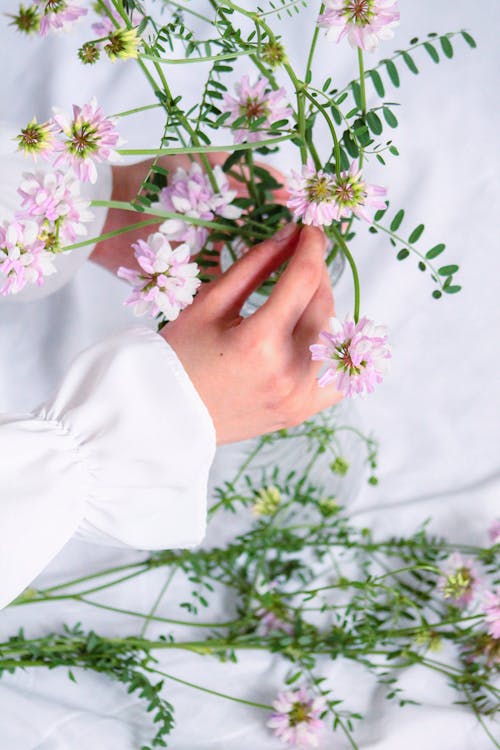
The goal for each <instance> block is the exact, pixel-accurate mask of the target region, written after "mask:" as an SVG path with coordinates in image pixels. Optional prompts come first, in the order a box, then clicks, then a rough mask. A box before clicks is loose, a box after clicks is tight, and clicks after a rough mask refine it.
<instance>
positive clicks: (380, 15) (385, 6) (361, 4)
mask: <svg viewBox="0 0 500 750" xmlns="http://www.w3.org/2000/svg"><path fill="white" fill-rule="evenodd" d="M325 5H326V9H325V12H324V13H323V14H322V15H320V16H319V18H318V25H319V26H321V27H322V28H324V29H327V34H326V36H327V38H328V39H331V40H332V41H334V42H340V41H341V39H343V38H344V37H345V36H347V39H348V40H349V44H350V45H351V47H361V49H364V50H367V51H368V52H372V51H373V50H374V49H376V47H378V43H379V40H386V39H392V37H393V36H394V28H395V27H396V26H398V24H399V8H398V0H325Z"/></svg>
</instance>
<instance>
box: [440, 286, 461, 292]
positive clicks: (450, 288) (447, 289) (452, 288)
mask: <svg viewBox="0 0 500 750" xmlns="http://www.w3.org/2000/svg"><path fill="white" fill-rule="evenodd" d="M461 289H462V287H461V286H458V284H453V285H451V286H447V287H445V288H444V291H445V292H446V294H457V292H460V290H461Z"/></svg>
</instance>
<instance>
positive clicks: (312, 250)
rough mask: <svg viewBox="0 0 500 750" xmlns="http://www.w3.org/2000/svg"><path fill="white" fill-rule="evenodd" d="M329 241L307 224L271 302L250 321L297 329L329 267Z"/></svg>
mask: <svg viewBox="0 0 500 750" xmlns="http://www.w3.org/2000/svg"><path fill="white" fill-rule="evenodd" d="M325 244H326V239H325V235H324V234H323V232H322V231H321V230H320V229H317V228H316V227H303V229H302V231H301V233H300V237H299V241H298V243H297V249H296V250H295V252H294V254H293V256H292V258H291V260H290V262H289V264H288V266H287V268H286V269H285V271H284V272H283V274H282V276H281V278H280V279H279V281H278V282H277V284H276V286H275V287H274V289H273V291H272V292H271V295H270V297H269V299H268V300H267V302H266V303H265V304H264V305H263V306H262V307H261V308H260V310H258V311H257V312H256V313H254V315H252V317H251V318H249V320H248V322H250V321H252V324H254V325H260V326H263V327H264V328H268V327H269V326H272V327H278V328H280V329H281V330H286V331H288V332H289V333H292V332H293V330H294V328H295V326H296V325H297V323H298V321H299V319H300V318H301V317H302V315H303V313H304V311H305V309H306V308H307V306H308V305H309V303H310V301H311V299H312V298H313V297H314V295H315V293H316V291H317V289H318V287H319V285H320V281H321V278H322V274H323V270H324V266H325V264H324V255H325Z"/></svg>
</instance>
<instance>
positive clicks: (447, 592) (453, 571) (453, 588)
mask: <svg viewBox="0 0 500 750" xmlns="http://www.w3.org/2000/svg"><path fill="white" fill-rule="evenodd" d="M479 584H480V581H479V578H478V575H477V571H476V568H475V565H474V563H473V561H472V560H469V559H467V558H464V557H462V555H460V554H459V553H458V552H456V553H454V554H453V555H451V557H449V558H448V560H447V561H446V563H445V565H444V567H443V575H442V576H441V577H440V579H439V581H438V587H439V589H440V591H441V593H442V594H443V597H444V598H445V599H446V600H448V601H449V603H450V604H453V605H454V606H455V607H466V606H467V605H468V604H470V603H471V601H472V599H473V597H474V594H475V593H476V591H477V589H478V586H479Z"/></svg>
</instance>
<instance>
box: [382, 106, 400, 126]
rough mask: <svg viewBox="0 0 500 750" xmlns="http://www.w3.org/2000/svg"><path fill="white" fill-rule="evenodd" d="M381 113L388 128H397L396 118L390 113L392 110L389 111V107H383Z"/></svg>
mask: <svg viewBox="0 0 500 750" xmlns="http://www.w3.org/2000/svg"><path fill="white" fill-rule="evenodd" d="M382 112H383V114H384V119H385V121H386V123H387V124H388V125H389V127H390V128H397V126H398V118H397V117H396V115H395V114H394V112H392V110H390V109H389V107H383V109H382Z"/></svg>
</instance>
